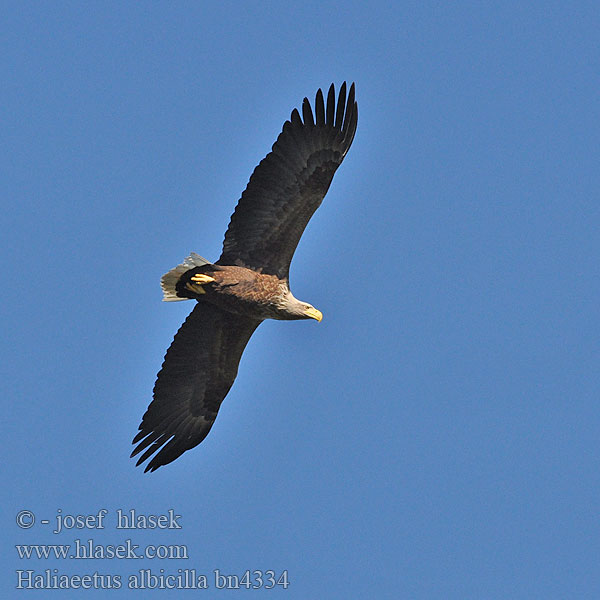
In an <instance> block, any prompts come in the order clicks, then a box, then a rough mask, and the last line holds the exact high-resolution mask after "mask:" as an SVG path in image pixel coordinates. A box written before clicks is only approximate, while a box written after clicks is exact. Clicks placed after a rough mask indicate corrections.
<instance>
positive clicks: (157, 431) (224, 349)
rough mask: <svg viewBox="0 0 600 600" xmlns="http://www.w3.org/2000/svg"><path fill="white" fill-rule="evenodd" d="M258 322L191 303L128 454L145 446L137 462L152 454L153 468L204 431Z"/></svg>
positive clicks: (186, 447) (190, 444) (150, 465)
mask: <svg viewBox="0 0 600 600" xmlns="http://www.w3.org/2000/svg"><path fill="white" fill-rule="evenodd" d="M259 324H260V321H257V320H254V319H249V318H248V317H243V316H239V315H235V314H233V313H229V312H227V313H226V312H223V311H222V310H220V309H219V308H217V307H216V306H212V305H210V304H204V303H202V304H200V303H199V304H197V305H196V307H195V308H194V310H193V311H192V312H191V313H190V315H189V316H188V318H187V319H186V320H185V322H184V324H183V325H182V326H181V328H180V329H179V331H178V332H177V334H176V335H175V339H174V340H173V343H172V344H171V347H170V348H169V349H168V351H167V354H166V356H165V361H164V363H163V365H162V369H161V370H160V372H159V373H158V378H157V380H156V384H155V385H154V400H153V401H152V402H151V403H150V406H149V407H148V410H147V411H146V413H145V414H144V416H143V418H142V423H141V425H140V427H139V429H140V431H139V433H138V434H137V435H136V437H135V438H134V439H133V443H134V444H138V445H137V447H136V448H135V449H134V451H133V452H132V454H131V456H135V455H136V454H139V453H140V452H142V451H143V450H145V452H144V454H142V456H141V457H140V459H139V460H138V462H137V465H139V464H141V463H142V462H144V461H145V460H146V459H147V458H149V457H150V456H151V455H152V454H154V453H157V454H155V455H154V457H153V458H152V460H151V461H150V462H149V463H148V465H147V466H146V471H155V470H156V469H158V467H160V466H162V465H166V464H168V463H170V462H172V461H174V460H175V459H176V458H177V457H178V456H180V455H181V454H183V453H184V452H185V451H186V450H189V449H190V448H193V447H194V446H197V445H198V444H199V443H200V442H201V441H202V440H203V439H204V438H205V437H206V436H207V435H208V432H209V431H210V428H211V427H212V424H213V423H214V421H215V418H216V417H217V412H218V410H219V407H220V406H221V402H222V401H223V398H225V396H226V395H227V392H229V389H230V388H231V386H232V384H233V381H234V380H235V377H236V375H237V370H238V365H239V362H240V358H241V356H242V352H243V351H244V348H245V347H246V344H247V343H248V340H249V339H250V336H251V335H252V333H253V332H254V330H255V329H256V328H257V327H258V325H259ZM137 465H136V466H137Z"/></svg>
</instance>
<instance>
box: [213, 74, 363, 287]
mask: <svg viewBox="0 0 600 600" xmlns="http://www.w3.org/2000/svg"><path fill="white" fill-rule="evenodd" d="M315 116H316V119H315ZM302 117H303V119H304V121H303V120H302V118H301V117H300V113H299V112H298V111H297V110H295V109H294V111H293V112H292V115H291V117H290V120H289V121H286V122H285V124H284V126H283V131H282V132H281V134H280V135H279V137H278V138H277V141H276V142H275V144H274V145H273V149H272V151H271V152H270V153H269V154H268V155H267V156H266V157H265V158H264V159H263V160H262V161H261V162H260V164H259V165H258V167H256V169H255V170H254V173H252V176H251V177H250V181H249V182H248V186H247V187H246V190H245V191H244V193H243V194H242V197H241V199H240V201H239V202H238V205H237V207H236V209H235V212H234V213H233V215H232V217H231V222H230V223H229V228H228V229H227V232H226V233H225V241H224V243H223V253H222V254H221V257H220V258H219V260H218V262H217V264H221V265H240V266H244V267H248V268H250V269H254V270H256V271H260V272H262V273H268V274H271V275H277V276H278V277H280V278H287V277H288V273H289V266H290V262H291V260H292V256H293V255H294V251H295V250H296V246H297V245H298V241H299V240H300V237H301V236H302V233H303V231H304V229H305V227H306V224H307V223H308V221H309V220H310V218H311V216H312V215H313V213H314V212H315V210H317V208H318V207H319V205H320V204H321V202H322V200H323V197H324V196H325V194H326V193H327V190H328V189H329V185H330V184H331V180H332V178H333V174H334V173H335V171H336V169H337V168H338V167H339V166H340V164H341V162H342V160H343V159H344V156H345V155H346V153H347V152H348V149H349V148H350V144H352V140H353V139H354V134H355V132H356V124H357V120H358V108H357V105H356V102H355V101H354V84H352V85H351V86H350V90H349V93H348V98H347V99H346V84H345V83H344V84H342V87H341V88H340V92H339V95H338V100H337V109H336V100H335V90H334V87H333V84H332V85H331V87H330V88H329V93H328V94H327V105H325V102H324V100H323V93H322V92H321V90H319V91H318V92H317V95H316V98H315V115H313V111H312V109H311V106H310V102H309V101H308V99H306V98H305V99H304V102H303V103H302Z"/></svg>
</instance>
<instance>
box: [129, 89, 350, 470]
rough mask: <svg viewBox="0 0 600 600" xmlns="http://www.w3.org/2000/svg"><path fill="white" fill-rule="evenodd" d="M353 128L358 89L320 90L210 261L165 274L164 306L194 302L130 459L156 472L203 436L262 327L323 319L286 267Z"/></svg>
mask: <svg viewBox="0 0 600 600" xmlns="http://www.w3.org/2000/svg"><path fill="white" fill-rule="evenodd" d="M357 121H358V107H357V103H356V101H355V89H354V84H352V85H351V86H350V89H349V90H348V94H347V95H346V82H344V83H343V84H342V85H341V87H340V89H339V93H338V95H337V98H336V93H335V87H334V85H333V84H331V86H330V87H329V91H328V93H327V101H325V100H324V97H323V92H322V91H321V90H320V89H319V90H318V91H317V93H316V96H315V102H314V113H313V109H312V108H311V104H310V102H309V100H308V99H307V98H304V101H303V103H302V116H300V112H299V111H298V110H297V109H294V110H293V111H292V114H291V117H290V119H289V120H288V121H286V122H285V123H284V125H283V129H282V131H281V133H280V134H279V136H278V138H277V141H276V142H275V144H274V145H273V147H272V149H271V152H269V154H267V156H266V157H265V158H264V159H263V160H262V161H261V162H260V163H259V165H258V166H257V167H256V169H255V170H254V172H253V173H252V176H251V177H250V181H249V182H248V185H247V187H246V189H245V191H244V192H243V194H242V197H241V198H240V200H239V202H238V204H237V206H236V208H235V211H234V213H233V215H232V216H231V221H230V223H229V227H228V229H227V232H226V233H225V240H224V242H223V252H222V253H221V256H220V258H219V260H217V261H216V262H214V263H211V262H209V261H208V260H206V259H204V258H202V257H201V256H199V255H198V254H195V253H192V254H190V256H188V257H187V258H186V259H185V260H184V261H183V262H182V263H181V264H180V265H177V266H176V267H175V268H174V269H171V270H170V271H169V272H168V273H166V274H165V275H163V277H162V279H161V287H162V290H163V294H164V297H163V300H165V301H167V302H169V301H179V300H195V306H194V309H193V310H192V312H191V313H190V314H189V316H188V317H187V319H186V320H185V322H184V323H183V325H182V326H181V328H180V329H179V331H178V332H177V333H176V335H175V338H174V340H173V342H172V344H171V346H170V347H169V349H168V350H167V353H166V355H165V359H164V362H163V364H162V368H161V370H160V371H159V373H158V375H157V379H156V383H155V385H154V393H153V400H152V402H151V403H150V405H149V406H148V409H147V410H146V412H145V414H144V416H143V417H142V422H141V424H140V426H139V432H138V433H137V435H136V436H135V437H134V439H133V442H132V443H133V444H137V446H136V447H135V448H134V450H133V452H132V453H131V456H132V457H133V456H136V455H138V454H140V453H142V454H141V456H140V457H139V459H138V461H137V464H136V466H138V465H140V464H142V463H143V462H144V461H146V460H147V459H148V458H150V457H152V460H150V462H149V463H148V464H147V465H146V468H145V472H147V471H150V472H153V471H155V470H156V469H158V468H159V467H161V466H162V465H166V464H168V463H170V462H172V461H174V460H175V459H176V458H178V457H179V456H181V454H183V453H184V452H185V451H186V450H190V449H191V448H194V447H195V446H197V445H198V444H199V443H200V442H202V440H204V438H205V437H206V436H207V435H208V432H209V431H210V429H211V427H212V425H213V423H214V422H215V419H216V417H217V412H218V411H219V407H220V406H221V402H223V399H224V398H225V396H226V395H227V393H228V392H229V390H230V388H231V386H232V385H233V382H234V380H235V378H236V375H237V371H238V366H239V362H240V358H241V356H242V352H243V351H244V348H245V347H246V344H247V343H248V340H249V339H250V337H251V336H252V334H253V333H254V331H255V330H256V328H257V327H258V326H259V325H260V324H261V323H262V322H263V321H264V320H265V319H279V320H283V321H288V320H297V319H315V320H317V321H321V319H322V318H323V315H322V314H321V312H320V311H319V310H317V309H316V308H315V307H314V306H312V305H311V304H309V303H308V302H302V301H301V300H297V299H296V298H295V297H294V295H293V294H292V292H291V291H290V287H289V270H290V262H291V260H292V257H293V255H294V251H295V250H296V246H297V245H298V242H299V240H300V237H301V236H302V233H303V231H304V229H305V228H306V225H307V223H308V221H309V220H310V218H311V217H312V215H313V213H314V212H315V210H317V208H318V207H319V206H320V204H321V202H322V201H323V198H324V197H325V194H326V193H327V190H328V189H329V186H330V184H331V181H332V179H333V175H334V173H335V172H336V170H337V168H338V167H339V166H340V164H341V163H342V161H343V160H344V156H346V153H347V152H348V149H349V148H350V145H351V144H352V140H353V139H354V134H355V132H356V125H357Z"/></svg>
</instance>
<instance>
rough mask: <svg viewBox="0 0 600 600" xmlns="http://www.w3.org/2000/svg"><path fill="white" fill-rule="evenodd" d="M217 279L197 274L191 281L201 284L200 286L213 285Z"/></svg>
mask: <svg viewBox="0 0 600 600" xmlns="http://www.w3.org/2000/svg"><path fill="white" fill-rule="evenodd" d="M214 280H215V278H214V277H211V276H210V275H204V274H203V273H196V274H195V275H192V276H191V277H190V281H193V282H194V283H200V284H204V283H211V281H214Z"/></svg>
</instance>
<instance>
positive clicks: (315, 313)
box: [304, 308, 323, 323]
mask: <svg viewBox="0 0 600 600" xmlns="http://www.w3.org/2000/svg"><path fill="white" fill-rule="evenodd" d="M304 314H305V315H306V316H307V317H310V318H311V319H315V320H316V321H319V323H320V322H321V319H322V318H323V313H322V312H321V311H320V310H317V309H316V308H307V309H306V312H305V313H304Z"/></svg>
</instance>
